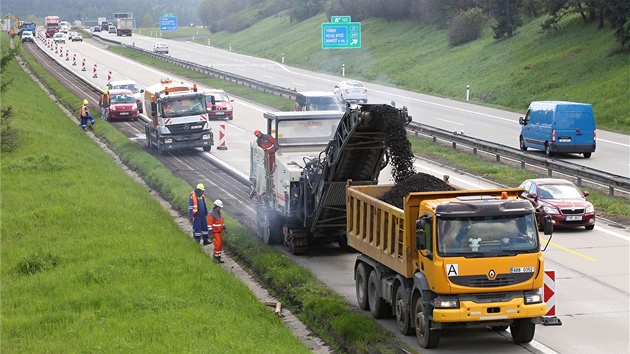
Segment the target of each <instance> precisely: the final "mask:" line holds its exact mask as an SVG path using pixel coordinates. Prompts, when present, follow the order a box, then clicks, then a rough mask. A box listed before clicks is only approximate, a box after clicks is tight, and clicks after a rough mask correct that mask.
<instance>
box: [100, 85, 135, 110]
mask: <svg viewBox="0 0 630 354" xmlns="http://www.w3.org/2000/svg"><path fill="white" fill-rule="evenodd" d="M107 86H108V88H109V89H110V90H129V91H131V92H132V93H133V97H134V98H135V99H136V103H137V104H138V111H139V112H140V113H144V109H142V107H143V106H142V94H143V93H144V90H141V89H140V88H139V87H138V84H136V82H135V81H132V80H118V81H112V82H110V83H109V84H107Z"/></svg>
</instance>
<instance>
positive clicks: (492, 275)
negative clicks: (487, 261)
mask: <svg viewBox="0 0 630 354" xmlns="http://www.w3.org/2000/svg"><path fill="white" fill-rule="evenodd" d="M496 277H497V273H495V271H494V269H490V271H489V272H488V279H490V280H494V278H496Z"/></svg>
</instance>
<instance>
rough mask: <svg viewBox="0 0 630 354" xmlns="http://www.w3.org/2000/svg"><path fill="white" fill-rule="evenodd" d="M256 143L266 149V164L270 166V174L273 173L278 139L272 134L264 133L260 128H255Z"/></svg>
mask: <svg viewBox="0 0 630 354" xmlns="http://www.w3.org/2000/svg"><path fill="white" fill-rule="evenodd" d="M254 135H256V137H257V138H258V139H256V144H258V146H260V148H262V149H263V150H264V151H265V166H269V174H270V175H272V174H273V169H274V167H275V162H276V139H275V138H274V137H273V136H271V135H270V134H264V133H262V132H261V131H260V130H254Z"/></svg>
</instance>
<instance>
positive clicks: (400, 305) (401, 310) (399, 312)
mask: <svg viewBox="0 0 630 354" xmlns="http://www.w3.org/2000/svg"><path fill="white" fill-rule="evenodd" d="M404 293H405V287H404V286H403V285H402V284H401V285H399V286H398V288H397V289H396V297H395V302H394V308H395V309H396V311H395V312H396V324H397V325H398V330H399V331H400V333H402V334H404V335H409V334H411V333H413V327H412V326H411V317H410V316H409V311H407V306H405V300H404Z"/></svg>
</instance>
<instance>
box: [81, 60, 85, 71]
mask: <svg viewBox="0 0 630 354" xmlns="http://www.w3.org/2000/svg"><path fill="white" fill-rule="evenodd" d="M81 71H86V70H85V59H83V68H82V69H81Z"/></svg>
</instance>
